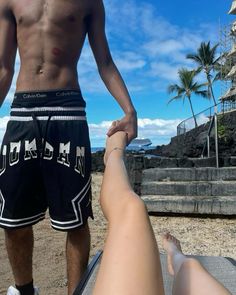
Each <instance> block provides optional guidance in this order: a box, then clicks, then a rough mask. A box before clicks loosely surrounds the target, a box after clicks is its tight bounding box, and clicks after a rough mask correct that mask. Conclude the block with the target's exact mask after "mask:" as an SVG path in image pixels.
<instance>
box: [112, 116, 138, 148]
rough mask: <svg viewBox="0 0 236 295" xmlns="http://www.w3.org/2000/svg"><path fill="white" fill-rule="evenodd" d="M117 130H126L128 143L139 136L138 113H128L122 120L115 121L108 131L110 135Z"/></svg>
mask: <svg viewBox="0 0 236 295" xmlns="http://www.w3.org/2000/svg"><path fill="white" fill-rule="evenodd" d="M117 131H125V132H126V133H127V135H128V143H127V145H128V144H129V143H130V142H131V140H132V139H134V138H135V137H136V136H137V114H136V113H132V114H126V115H125V116H124V117H123V118H122V119H121V120H117V121H114V122H113V123H112V125H111V127H110V129H109V130H108V132H107V135H108V136H111V135H112V134H114V133H116V132H117Z"/></svg>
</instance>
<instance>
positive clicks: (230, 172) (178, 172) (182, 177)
mask: <svg viewBox="0 0 236 295" xmlns="http://www.w3.org/2000/svg"><path fill="white" fill-rule="evenodd" d="M142 179H143V182H147V181H166V180H169V181H198V180H199V181H216V180H219V181H221V180H235V181H236V168H235V167H228V168H219V169H217V168H213V167H205V168H203V167H202V168H152V169H146V170H143V177H142Z"/></svg>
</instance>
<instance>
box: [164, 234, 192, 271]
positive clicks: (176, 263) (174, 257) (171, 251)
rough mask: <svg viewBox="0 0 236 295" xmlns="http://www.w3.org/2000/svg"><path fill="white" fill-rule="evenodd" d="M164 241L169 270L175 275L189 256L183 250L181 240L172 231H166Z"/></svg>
mask: <svg viewBox="0 0 236 295" xmlns="http://www.w3.org/2000/svg"><path fill="white" fill-rule="evenodd" d="M162 242H163V247H164V249H165V250H166V254H167V266H168V271H169V273H170V274H171V275H172V276H174V275H176V274H177V272H178V271H179V269H180V267H181V265H182V263H183V262H184V260H185V259H187V258H186V256H185V255H184V254H183V252H182V249H181V245H180V241H179V240H177V239H176V238H175V237H174V236H172V235H171V234H170V233H166V234H164V235H163V236H162Z"/></svg>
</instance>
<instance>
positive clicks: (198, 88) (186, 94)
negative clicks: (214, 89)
mask: <svg viewBox="0 0 236 295" xmlns="http://www.w3.org/2000/svg"><path fill="white" fill-rule="evenodd" d="M198 73H199V72H198V71H195V70H192V71H189V70H188V69H186V68H181V69H180V70H179V71H178V75H179V81H180V83H179V85H178V84H171V85H169V87H168V89H167V90H168V93H169V94H171V93H176V94H177V95H176V96H174V97H172V98H171V99H170V100H169V101H168V104H169V103H170V102H172V101H173V100H176V99H183V101H184V100H185V98H187V99H188V101H189V104H190V108H191V112H192V115H193V118H194V122H195V127H197V126H198V125H197V120H196V116H195V114H194V111H193V105H192V101H191V96H192V94H196V95H200V96H202V97H205V98H209V93H208V91H207V90H202V87H204V86H206V83H205V84H199V83H198V82H195V81H194V78H195V77H196V75H197V74H198Z"/></svg>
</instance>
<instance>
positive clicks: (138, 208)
mask: <svg viewBox="0 0 236 295" xmlns="http://www.w3.org/2000/svg"><path fill="white" fill-rule="evenodd" d="M126 196H127V197H126V198H125V200H126V201H125V208H124V210H126V211H127V212H128V213H131V212H132V213H137V214H140V213H143V212H147V209H146V206H145V203H144V201H143V200H142V199H141V198H140V197H139V196H138V195H137V194H135V193H134V192H127V193H126Z"/></svg>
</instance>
